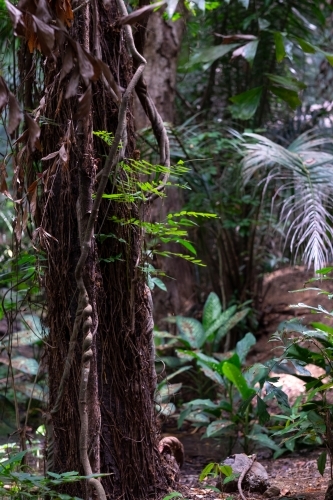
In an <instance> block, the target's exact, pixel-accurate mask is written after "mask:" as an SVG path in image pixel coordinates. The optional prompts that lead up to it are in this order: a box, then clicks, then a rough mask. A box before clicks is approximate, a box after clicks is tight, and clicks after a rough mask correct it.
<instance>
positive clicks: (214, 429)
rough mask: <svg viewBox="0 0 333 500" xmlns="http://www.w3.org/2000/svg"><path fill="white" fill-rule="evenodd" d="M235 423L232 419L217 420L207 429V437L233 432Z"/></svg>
mask: <svg viewBox="0 0 333 500" xmlns="http://www.w3.org/2000/svg"><path fill="white" fill-rule="evenodd" d="M234 430H235V424H234V423H233V422H231V421H230V420H215V421H214V422H212V423H211V424H209V426H208V427H207V429H206V437H217V436H221V435H222V434H227V435H230V434H233V433H234Z"/></svg>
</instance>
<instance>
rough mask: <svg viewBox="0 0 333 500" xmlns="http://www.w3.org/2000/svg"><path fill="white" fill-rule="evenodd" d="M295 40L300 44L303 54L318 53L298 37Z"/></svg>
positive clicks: (312, 46)
mask: <svg viewBox="0 0 333 500" xmlns="http://www.w3.org/2000/svg"><path fill="white" fill-rule="evenodd" d="M294 38H295V40H296V41H297V42H298V44H299V46H300V47H301V49H302V50H303V52H305V53H306V54H315V53H316V52H317V48H316V47H315V46H314V45H312V44H311V43H309V42H307V41H306V40H304V39H303V38H299V37H297V36H295V37H294Z"/></svg>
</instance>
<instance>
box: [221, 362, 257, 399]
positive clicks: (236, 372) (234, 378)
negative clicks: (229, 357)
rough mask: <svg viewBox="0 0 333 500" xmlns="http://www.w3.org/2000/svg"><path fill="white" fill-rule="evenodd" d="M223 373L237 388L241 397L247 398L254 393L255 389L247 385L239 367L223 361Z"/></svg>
mask: <svg viewBox="0 0 333 500" xmlns="http://www.w3.org/2000/svg"><path fill="white" fill-rule="evenodd" d="M222 369H223V373H224V375H225V376H226V377H227V378H228V379H229V380H230V381H231V382H232V383H233V384H234V385H235V387H236V388H237V389H238V391H239V393H240V395H241V396H242V399H247V398H249V397H251V396H252V394H255V392H256V391H254V390H253V389H251V388H250V387H248V385H247V383H246V380H245V378H244V377H243V375H242V372H241V371H240V369H239V368H237V367H236V366H235V365H232V364H231V363H228V362H226V363H224V365H223V368H222Z"/></svg>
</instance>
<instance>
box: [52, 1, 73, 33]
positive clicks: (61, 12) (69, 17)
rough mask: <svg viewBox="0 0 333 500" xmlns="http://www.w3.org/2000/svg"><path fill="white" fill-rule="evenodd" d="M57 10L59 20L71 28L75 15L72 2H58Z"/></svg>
mask: <svg viewBox="0 0 333 500" xmlns="http://www.w3.org/2000/svg"><path fill="white" fill-rule="evenodd" d="M55 10H56V14H57V18H58V19H59V20H60V21H61V22H62V23H63V24H66V25H67V26H68V27H70V25H71V23H72V21H73V19H74V14H73V10H72V6H71V2H70V0H62V1H61V0H57V2H56V3H55Z"/></svg>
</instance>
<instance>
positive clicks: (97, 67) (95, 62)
mask: <svg viewBox="0 0 333 500" xmlns="http://www.w3.org/2000/svg"><path fill="white" fill-rule="evenodd" d="M84 53H85V55H86V56H87V58H88V59H89V61H90V62H91V64H92V66H93V68H94V75H93V77H92V78H91V81H93V82H96V81H97V80H98V79H99V77H100V76H101V73H102V68H101V67H100V64H99V61H98V59H96V58H95V57H93V56H92V55H91V54H89V52H87V51H85V50H84Z"/></svg>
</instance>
